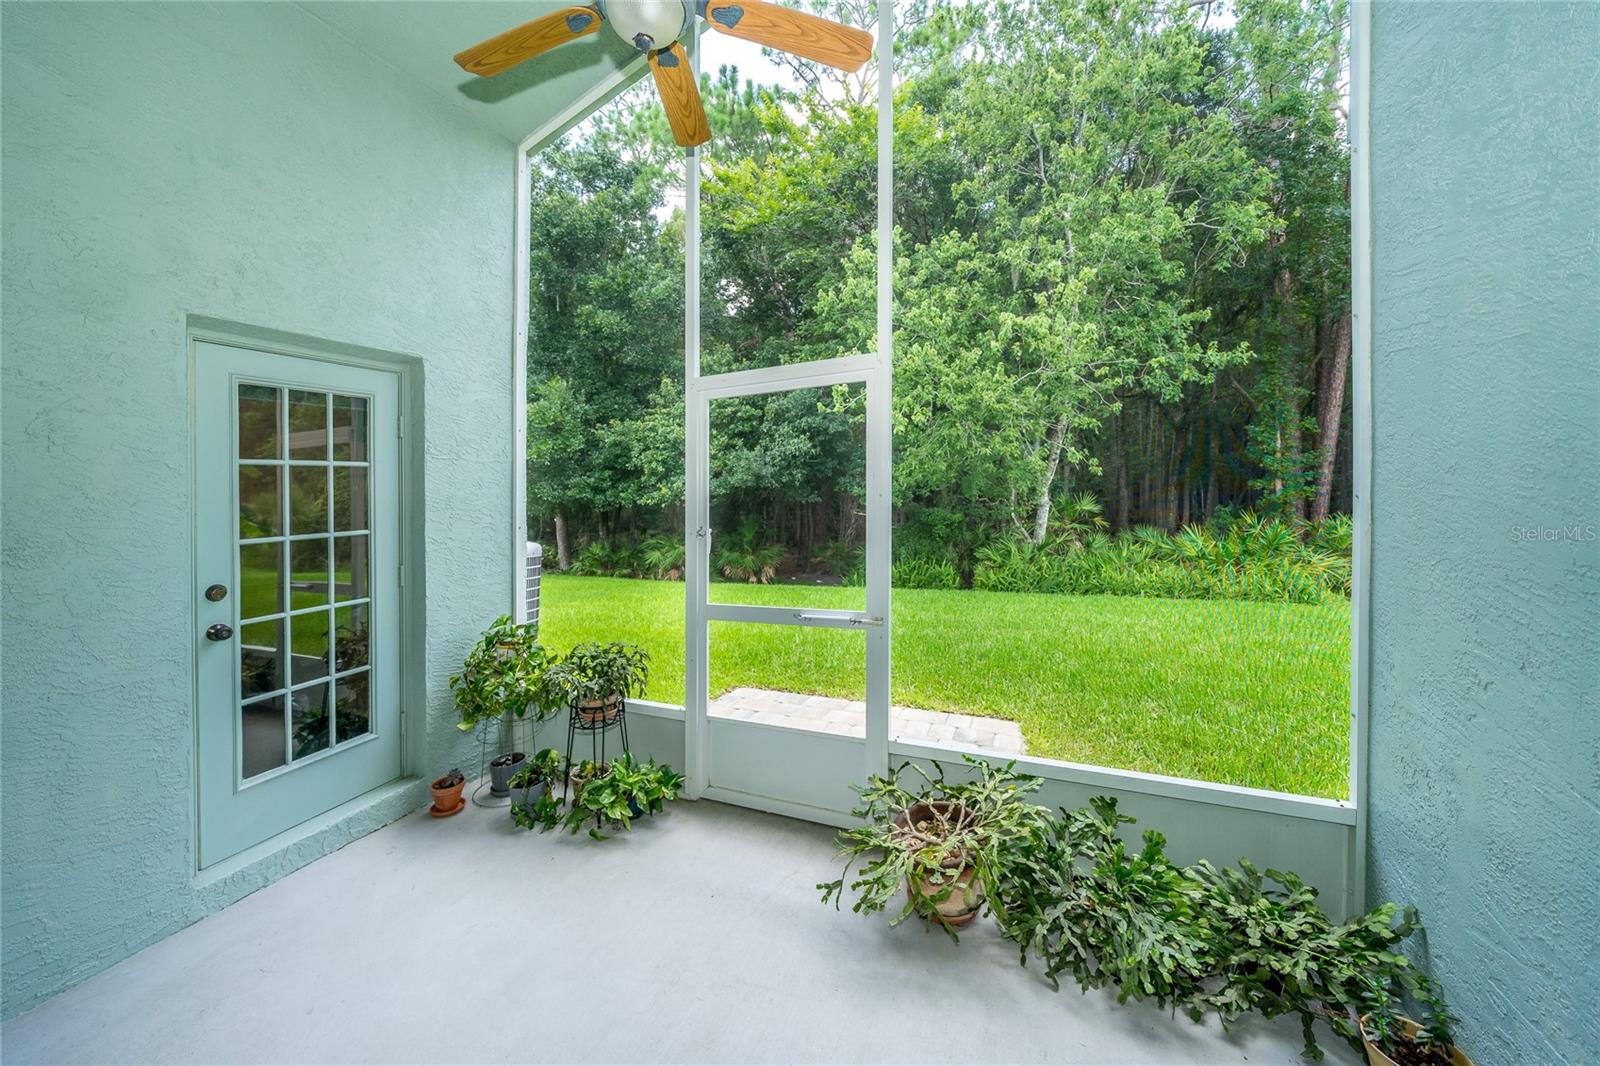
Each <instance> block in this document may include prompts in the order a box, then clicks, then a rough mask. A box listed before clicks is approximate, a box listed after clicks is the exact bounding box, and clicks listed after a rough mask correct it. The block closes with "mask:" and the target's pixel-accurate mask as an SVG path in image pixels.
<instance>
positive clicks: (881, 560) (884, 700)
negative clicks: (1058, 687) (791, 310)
mask: <svg viewBox="0 0 1600 1066" xmlns="http://www.w3.org/2000/svg"><path fill="white" fill-rule="evenodd" d="M877 332H878V344H877V348H878V350H877V353H876V354H877V366H876V367H875V368H874V369H873V371H872V374H871V377H870V378H869V380H868V382H867V427H866V431H867V432H866V436H867V501H866V503H867V560H866V562H867V614H869V615H871V616H872V617H873V618H877V619H880V620H881V624H879V625H877V626H874V627H872V628H870V629H868V630H867V715H866V763H865V767H864V769H865V773H866V776H868V777H870V776H872V775H874V774H883V773H885V772H887V771H888V769H889V714H890V712H889V698H890V697H889V693H890V683H889V682H890V679H889V670H890V654H889V651H890V629H891V615H890V595H891V592H890V586H891V584H892V582H891V575H892V573H893V569H894V561H893V559H894V556H893V545H892V538H893V535H894V534H893V530H892V529H891V528H890V523H891V521H892V513H891V507H890V504H891V491H892V480H891V479H892V458H891V452H892V449H893V441H892V432H893V424H892V400H893V396H892V390H893V387H894V373H893V371H894V2H893V0H878V331H877Z"/></svg>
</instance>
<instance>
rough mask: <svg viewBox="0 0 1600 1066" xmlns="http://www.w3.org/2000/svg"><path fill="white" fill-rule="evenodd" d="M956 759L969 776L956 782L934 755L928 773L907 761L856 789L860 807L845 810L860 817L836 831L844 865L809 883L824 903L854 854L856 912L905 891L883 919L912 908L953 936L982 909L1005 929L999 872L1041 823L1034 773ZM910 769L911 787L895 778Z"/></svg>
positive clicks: (834, 896)
mask: <svg viewBox="0 0 1600 1066" xmlns="http://www.w3.org/2000/svg"><path fill="white" fill-rule="evenodd" d="M962 758H963V761H964V762H965V763H966V764H967V768H968V773H969V774H970V777H969V779H967V780H964V781H958V782H951V781H947V780H946V779H945V777H944V770H943V767H942V766H940V765H939V764H937V763H936V764H934V772H933V773H932V774H930V773H928V772H927V771H926V770H924V769H923V768H922V767H921V766H920V765H918V764H916V763H910V762H908V763H903V764H902V765H901V766H900V768H899V769H898V770H896V771H894V772H893V773H891V774H890V775H889V776H888V777H874V778H872V779H871V780H869V781H868V782H867V785H866V787H864V788H857V790H856V791H857V792H858V793H859V794H860V796H861V799H862V805H861V806H860V807H859V808H858V809H857V810H855V811H854V812H853V813H854V814H855V816H856V817H858V818H860V819H862V820H863V822H864V823H865V824H863V825H861V826H859V827H857V828H855V829H847V830H845V831H844V832H842V833H840V834H839V853H840V856H841V857H842V858H843V859H844V860H845V865H844V872H843V874H842V875H841V876H840V877H839V879H838V880H835V881H829V882H825V883H823V884H819V885H818V886H817V888H818V889H820V890H821V891H822V901H823V902H824V903H827V902H828V901H829V900H832V901H833V902H834V906H836V907H837V906H839V903H840V901H841V900H842V899H843V897H844V895H845V882H846V879H848V878H849V877H850V875H851V871H852V869H853V868H855V866H856V864H857V863H858V862H859V863H862V865H861V868H860V872H859V875H858V876H857V877H856V878H855V880H853V881H850V890H851V891H853V892H855V893H856V894H857V895H856V901H855V903H854V904H853V905H852V907H851V909H852V910H854V911H856V912H857V913H871V912H874V911H881V910H884V909H885V908H886V907H887V906H888V904H889V901H890V900H891V899H892V898H893V897H894V896H895V895H896V894H898V893H899V892H900V891H902V890H904V892H905V894H906V903H905V906H904V907H902V908H901V909H900V911H899V912H898V913H897V914H896V915H895V916H894V918H893V919H891V924H898V923H899V922H902V921H904V920H905V919H906V918H908V917H910V916H911V915H912V914H920V915H921V916H922V917H924V918H926V919H928V920H929V921H931V922H933V923H935V924H937V925H938V926H939V927H940V928H942V929H943V930H944V931H945V932H947V933H949V934H950V936H951V937H952V938H956V932H955V930H956V929H957V928H958V927H960V926H963V925H966V924H967V923H968V922H970V921H972V920H973V918H975V917H977V916H978V915H979V914H980V913H982V912H983V911H985V910H988V911H990V912H991V913H993V914H994V915H995V917H996V919H997V920H998V921H1000V923H1001V925H1002V927H1004V925H1005V921H1006V915H1005V909H1004V906H1003V904H1002V902H1001V899H1000V893H999V886H1000V880H1001V878H1002V877H1003V876H1004V875H1005V873H1006V870H1007V867H1008V865H1009V863H1010V862H1011V861H1012V857H1013V855H1014V854H1015V853H1016V850H1017V849H1018V847H1019V846H1020V845H1021V844H1022V843H1023V842H1025V841H1027V840H1029V839H1031V838H1033V837H1035V836H1037V835H1038V834H1039V833H1041V832H1042V831H1043V827H1044V825H1045V822H1046V819H1047V818H1048V816H1049V812H1048V811H1046V810H1045V808H1043V807H1041V806H1039V805H1037V804H1034V803H1029V802H1027V800H1026V799H1025V797H1026V796H1027V795H1028V794H1029V793H1031V792H1033V791H1035V790H1037V789H1038V787H1039V784H1040V781H1039V779H1038V778H1036V777H1029V776H1027V775H1024V774H1018V773H1017V772H1016V768H1015V764H1014V763H1007V764H1006V765H1005V766H1003V767H995V766H992V765H990V764H989V763H988V762H985V761H983V760H981V759H976V758H973V757H971V756H963V757H962ZM908 771H911V772H912V773H914V774H915V775H916V777H917V778H918V779H920V780H918V781H916V782H914V790H913V789H912V788H907V787H906V786H905V785H903V784H902V783H901V782H902V780H909V779H910V777H911V773H908ZM868 856H872V857H871V858H870V859H868Z"/></svg>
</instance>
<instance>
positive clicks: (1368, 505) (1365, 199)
mask: <svg viewBox="0 0 1600 1066" xmlns="http://www.w3.org/2000/svg"><path fill="white" fill-rule="evenodd" d="M1371 100H1372V4H1371V3H1370V2H1368V0H1356V2H1355V3H1353V4H1352V5H1351V8H1350V387H1351V396H1350V423H1351V432H1352V433H1353V435H1354V438H1355V439H1354V440H1353V441H1352V442H1351V444H1352V447H1351V458H1352V459H1353V460H1354V461H1353V462H1352V463H1351V482H1352V484H1351V501H1350V504H1351V510H1352V512H1353V514H1352V515H1351V520H1352V522H1353V524H1354V527H1355V536H1354V541H1353V543H1352V545H1351V581H1350V802H1351V804H1352V805H1353V806H1354V807H1355V809H1356V824H1355V832H1354V833H1353V834H1352V840H1351V848H1350V850H1351V854H1350V859H1349V862H1350V876H1349V880H1348V884H1349V898H1348V900H1347V901H1346V902H1347V908H1346V911H1347V913H1349V914H1356V913H1359V912H1360V911H1363V910H1365V909H1366V895H1367V737H1368V719H1369V717H1370V714H1371V709H1370V692H1369V690H1370V687H1371V674H1372V670H1371V662H1370V655H1369V651H1370V645H1371V625H1370V612H1371V606H1370V605H1371V602H1372V591H1371V581H1372V184H1371V181H1372V125H1371Z"/></svg>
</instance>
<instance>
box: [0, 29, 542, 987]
mask: <svg viewBox="0 0 1600 1066" xmlns="http://www.w3.org/2000/svg"><path fill="white" fill-rule="evenodd" d="M0 17H3V20H4V22H3V29H0V35H3V45H4V59H3V78H4V84H3V95H4V114H3V161H0V165H3V171H0V174H3V181H4V194H3V204H0V211H3V218H4V291H3V300H4V303H3V317H4V328H3V336H0V343H3V371H4V378H3V383H4V412H3V430H4V529H3V535H4V541H3V543H4V557H3V586H4V588H3V601H0V602H3V606H4V627H3V656H4V697H3V698H4V725H3V756H4V773H3V774H0V787H3V796H0V802H3V847H4V864H3V865H4V880H3V887H0V891H3V939H4V957H3V979H4V998H3V1011H4V1014H5V1015H6V1016H10V1015H13V1014H15V1013H16V1012H17V1011H19V1010H21V1009H23V1008H25V1007H27V1006H28V1005H30V1004H32V1003H34V1002H36V1001H37V1000H39V999H40V998H41V997H44V996H47V995H49V994H51V993H53V992H55V991H58V990H60V989H62V988H64V987H66V986H68V985H70V984H73V983H75V982H76V981H79V980H81V979H83V978H84V977H86V976H88V975H90V974H92V973H94V972H95V971H97V970H100V969H102V968H104V967H105V966H107V965H109V964H110V963H112V962H115V961H116V960H117V959H119V958H122V957H123V956H126V955H128V954H129V953H131V952H133V951H135V950H137V949H138V948H140V947H141V946H143V945H145V944H147V943H150V942H151V941H153V940H156V939H159V938H160V937H162V936H164V935H166V934H167V933H170V932H172V931H173V930H175V929H177V928H179V927H181V926H183V925H185V924H187V923H189V922H191V921H194V920H195V919H196V918H198V917H200V916H202V915H203V914H205V913H206V912H208V911H211V910H214V909H216V908H217V907H219V906H221V905H223V904H225V903H227V902H229V901H231V900H232V899H236V898H238V897H239V896H241V895H243V894H245V893H246V892H249V891H251V890H253V889H254V888H257V887H259V886H260V885H262V884H264V883H266V882H267V881H269V880H271V879H272V878H274V877H277V876H279V875H281V874H282V873H285V872H287V871H288V870H289V869H292V868H293V867H294V866H296V865H299V864H301V863H303V862H305V861H308V860H309V859H311V858H314V857H315V856H316V855H319V854H322V853H323V852H325V851H326V850H329V849H331V848H333V847H336V846H338V845H339V844H340V843H343V842H344V841H346V840H348V839H350V838H351V837H352V836H353V835H355V834H357V833H359V832H361V831H365V830H366V829H370V828H372V827H373V826H375V825H377V824H381V823H382V822H383V821H384V820H387V819H390V818H393V817H396V816H397V815H398V814H400V813H403V812H404V811H405V810H406V809H409V808H410V807H412V806H414V805H415V803H416V802H418V801H420V800H421V799H422V798H423V796H424V793H425V788H424V787H423V786H420V785H419V786H415V787H413V788H411V789H409V790H408V791H407V792H406V793H404V794H402V795H399V796H397V797H393V798H392V799H391V800H390V801H389V802H386V803H384V804H380V805H378V806H376V807H374V808H371V809H369V810H367V811H365V812H363V814H361V815H360V816H359V817H357V818H355V819H353V820H351V821H349V822H346V823H344V824H340V825H338V826H335V827H333V828H331V829H328V830H327V831H325V832H321V833H318V834H316V835H314V836H312V837H310V838H308V839H305V840H302V841H301V842H299V843H298V844H296V845H295V846H294V847H293V848H291V849H289V850H287V851H285V852H283V853H280V854H278V855H276V856H273V857H271V858H269V859H267V860H264V861H261V862H256V863H254V864H252V865H247V866H245V867H244V868H243V869H240V870H236V871H234V872H233V873H232V874H230V875H229V876H227V877H224V878H222V879H221V880H209V881H207V880H204V879H201V880H199V881H197V879H196V875H195V840H194V833H193V826H192V818H193V814H192V811H193V796H194V777H193V746H194V741H193V737H194V712H193V694H192V685H193V675H192V662H193V658H192V657H193V649H194V643H195V634H194V632H193V628H192V625H191V617H192V615H191V611H192V603H193V590H192V580H193V579H192V577H191V557H192V545H191V506H192V501H191V497H190V431H189V417H190V416H189V391H188V390H189V383H188V355H187V352H186V347H185V329H186V323H187V321H188V318H189V316H191V315H195V316H209V317H212V318H217V319H225V320H230V321H233V322H239V323H247V324H252V325H256V326H262V327H269V328H272V329H277V330H284V331H290V332H293V333H297V334H304V335H307V336H311V337H317V338H326V339H329V340H332V341H336V342H340V343H343V344H349V345H363V346H369V347H371V348H376V349H382V350H385V351H396V352H402V353H410V354H413V355H415V356H416V357H418V358H419V359H420V364H421V385H422V388H423V391H424V394H425V423H424V425H422V426H420V427H416V428H417V429H418V430H420V432H422V433H423V434H424V436H425V456H426V458H425V471H424V474H425V483H426V489H427V496H426V517H425V525H424V527H423V529H422V534H423V541H424V544H425V549H426V563H427V574H426V592H425V606H426V623H427V625H426V644H425V652H424V654H423V659H424V661H423V662H422V663H421V664H419V665H420V666H421V669H422V671H423V673H424V674H425V677H426V682H425V688H426V695H427V701H426V702H427V712H428V714H427V718H428V721H427V723H426V724H425V728H426V730H427V737H426V741H425V742H424V744H423V745H421V747H422V748H423V750H424V752H425V754H424V755H423V756H422V758H421V760H420V761H421V762H422V763H423V766H422V767H420V768H419V772H421V770H425V769H427V768H431V767H441V766H446V765H448V763H450V762H452V761H456V760H459V761H460V762H461V765H463V766H475V765H476V762H475V760H476V750H475V749H473V750H471V751H470V752H469V751H468V750H467V745H468V744H469V743H470V741H464V739H463V738H462V737H461V735H460V734H459V733H458V732H457V731H456V730H454V729H453V728H451V725H452V715H451V712H450V708H449V699H448V692H447V689H446V685H445V679H446V676H447V675H448V673H449V671H450V668H451V664H452V663H456V662H459V660H460V657H461V655H462V653H463V652H464V651H465V649H466V647H467V646H468V645H469V644H470V642H471V640H472V639H473V638H474V636H475V635H476V633H477V631H478V630H479V629H480V628H481V626H482V625H483V623H484V622H485V621H486V620H488V619H490V618H492V617H493V616H494V615H495V614H497V613H499V612H500V611H502V610H505V609H508V608H509V604H510V599H511V584H510V582H511V576H510V566H511V563H510V548H509V539H510V537H509V530H510V528H511V526H510V493H511V489H510V469H511V468H510V444H511V439H512V437H511V428H510V411H511V399H510V391H509V390H510V384H511V367H510V350H511V343H512V321H511V320H512V285H511V277H510V251H511V241H512V226H513V175H514V164H513V159H514V149H513V145H512V144H510V143H509V142H508V141H506V140H505V139H504V138H503V137H501V136H500V135H498V134H494V133H490V132H486V131H485V130H483V129H481V128H479V127H478V126H476V125H475V124H474V123H473V122H472V120H471V119H470V118H469V117H468V116H467V115H466V114H465V113H464V112H463V111H461V110H459V109H457V108H454V107H452V106H451V105H450V104H449V103H448V102H447V101H445V100H444V99H442V98H436V97H434V96H431V95H428V94H427V93H426V92H425V91H424V90H421V89H417V88H415V87H413V85H411V84H410V83H408V82H406V81H404V80H403V79H402V78H400V77H399V76H398V75H396V74H395V73H394V72H393V71H392V70H390V69H389V68H388V67H386V66H385V65H383V64H381V63H378V62H375V61H372V60H369V59H367V58H365V57H364V56H363V54H362V52H361V51H360V50H359V49H358V48H356V47H353V46H351V45H350V44H348V43H347V42H344V41H342V40H340V39H339V38H338V37H336V36H334V35H333V33H332V32H331V31H330V30H329V29H328V28H327V27H326V26H325V25H323V24H322V23H321V22H320V21H318V20H317V19H315V18H313V17H312V16H310V15H308V14H307V13H306V12H305V11H304V10H302V9H301V8H299V7H298V6H297V5H293V4H286V3H275V4H259V5H258V4H220V5H209V4H206V5H202V4H172V5H165V4H154V3H128V4H122V3H117V4H106V5H102V4H73V3H67V4H5V5H3V16H0ZM410 577H411V580H412V581H413V582H414V581H416V580H418V579H420V578H421V577H422V575H410ZM408 583H410V582H408Z"/></svg>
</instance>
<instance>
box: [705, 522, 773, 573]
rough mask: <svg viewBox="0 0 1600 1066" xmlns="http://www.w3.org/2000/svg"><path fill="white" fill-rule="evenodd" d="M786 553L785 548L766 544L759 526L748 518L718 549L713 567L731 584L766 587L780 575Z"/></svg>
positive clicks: (713, 557) (713, 558)
mask: <svg viewBox="0 0 1600 1066" xmlns="http://www.w3.org/2000/svg"><path fill="white" fill-rule="evenodd" d="M783 554H784V551H783V545H781V544H771V543H765V542H763V541H762V540H761V526H760V524H759V523H758V522H757V521H756V520H755V519H753V518H747V519H745V520H744V522H743V523H741V524H740V526H739V528H738V530H737V531H736V532H734V533H731V534H729V535H728V536H727V537H726V538H724V539H723V541H722V543H720V544H718V545H717V546H716V548H715V550H714V551H713V552H712V556H711V565H712V566H714V567H716V569H717V572H718V573H720V574H721V575H722V576H723V577H725V578H727V579H728V580H729V581H745V582H748V583H750V584H752V585H757V584H760V585H765V584H766V583H767V582H769V581H771V580H772V579H773V578H774V577H776V576H777V574H778V566H779V565H780V564H781V563H782V562H783Z"/></svg>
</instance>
